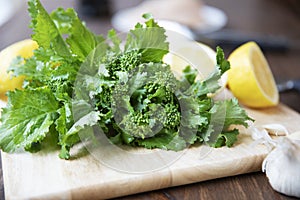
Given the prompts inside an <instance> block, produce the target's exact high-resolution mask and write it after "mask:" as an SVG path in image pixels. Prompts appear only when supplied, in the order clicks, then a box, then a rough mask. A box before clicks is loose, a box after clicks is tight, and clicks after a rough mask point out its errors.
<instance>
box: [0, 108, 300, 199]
mask: <svg viewBox="0 0 300 200" xmlns="http://www.w3.org/2000/svg"><path fill="white" fill-rule="evenodd" d="M247 111H248V114H249V115H250V116H251V117H253V118H254V119H255V120H256V122H255V125H257V126H259V125H261V124H267V123H280V124H282V125H284V126H285V127H286V128H287V129H288V131H289V132H291V133H292V132H294V131H297V130H300V125H299V122H300V115H299V114H298V113H297V112H295V111H293V110H291V109H290V108H288V107H286V106H285V105H282V104H280V105H279V106H277V107H275V108H269V109H262V110H251V109H247ZM146 151H147V150H146ZM160 151H161V150H157V151H156V150H155V152H156V153H157V152H158V153H159V152H160ZM73 153H74V152H73ZM144 153H145V152H144ZM146 153H147V152H146ZM148 153H149V152H148ZM267 153H268V149H267V148H266V147H265V146H264V145H261V144H259V145H254V143H253V140H252V139H251V137H250V136H249V135H247V134H246V131H245V130H242V133H241V134H240V135H239V140H238V142H237V143H236V144H235V145H234V147H232V148H227V147H223V148H218V149H213V148H210V147H207V146H204V145H203V146H196V147H191V148H189V149H187V150H185V151H183V152H181V154H180V156H178V158H177V159H175V160H173V161H172V162H170V160H167V161H168V163H163V162H164V161H165V158H164V157H160V155H158V157H157V158H154V159H153V163H155V162H157V161H162V166H164V167H162V168H161V169H158V168H157V169H156V170H152V171H151V170H148V171H143V170H141V171H139V173H133V172H132V171H130V170H129V171H126V170H123V171H120V170H119V169H112V167H111V166H108V165H107V163H103V162H99V160H97V159H95V158H94V157H93V156H91V155H90V154H89V155H83V156H81V157H80V156H78V157H77V158H76V159H73V160H69V161H66V160H61V159H59V158H58V156H57V152H55V151H54V152H50V153H47V154H46V153H45V152H39V153H36V154H29V153H17V154H7V153H2V165H3V176H4V189H5V197H6V199H7V200H8V199H57V198H60V199H107V198H112V197H118V196H124V195H128V194H134V193H139V192H144V191H150V190H156V189H161V188H166V187H172V186H178V185H183V184H189V183H194V182H199V181H204V180H210V179H216V178H220V177H226V176H233V175H238V174H244V173H248V172H254V171H260V170H261V164H262V161H263V159H264V158H265V156H266V154H267ZM155 159H157V160H155ZM140 161H142V157H141V160H140ZM148 161H149V160H148ZM130 162H131V164H132V165H131V166H132V167H134V166H135V164H136V163H135V161H134V160H133V161H130ZM150 163H151V162H150ZM118 164H119V166H120V169H121V168H122V165H123V164H125V163H122V162H120V163H118ZM144 167H145V166H144Z"/></svg>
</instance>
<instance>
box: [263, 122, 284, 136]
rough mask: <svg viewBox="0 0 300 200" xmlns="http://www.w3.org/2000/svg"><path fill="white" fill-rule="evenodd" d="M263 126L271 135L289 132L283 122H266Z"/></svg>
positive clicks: (282, 134)
mask: <svg viewBox="0 0 300 200" xmlns="http://www.w3.org/2000/svg"><path fill="white" fill-rule="evenodd" d="M261 127H262V128H264V129H266V130H267V131H268V133H269V134H270V135H275V136H286V135H288V134H289V132H288V130H287V129H286V128H285V127H284V126H283V125H281V124H265V125H262V126H261Z"/></svg>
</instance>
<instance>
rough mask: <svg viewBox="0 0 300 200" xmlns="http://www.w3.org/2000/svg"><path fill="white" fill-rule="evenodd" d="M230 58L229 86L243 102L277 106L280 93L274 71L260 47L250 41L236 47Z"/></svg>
mask: <svg viewBox="0 0 300 200" xmlns="http://www.w3.org/2000/svg"><path fill="white" fill-rule="evenodd" d="M228 60H229V61H230V64H231V69H230V70H229V71H228V86H229V89H230V90H231V92H232V93H233V95H234V96H235V97H236V98H237V99H238V100H239V102H241V103H242V104H244V105H246V106H249V107H253V108H264V107H271V106H276V105H277V104H278V102H279V94H278V90H277V87H276V84H275V81H274V77H273V74H272V71H271V69H270V67H269V64H268V62H267V60H266V58H265V56H264V55H263V53H262V51H261V49H260V47H259V46H258V45H257V44H256V43H255V42H248V43H245V44H243V45H242V46H240V47H238V48H237V49H235V50H234V51H233V52H232V53H231V54H230V56H229V58H228Z"/></svg>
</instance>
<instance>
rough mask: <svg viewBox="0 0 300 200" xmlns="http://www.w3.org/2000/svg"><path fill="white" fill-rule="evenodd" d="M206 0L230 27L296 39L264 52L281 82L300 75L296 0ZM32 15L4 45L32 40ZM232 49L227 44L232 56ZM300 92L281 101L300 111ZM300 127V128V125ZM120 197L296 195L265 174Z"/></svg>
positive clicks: (67, 0)
mask: <svg viewBox="0 0 300 200" xmlns="http://www.w3.org/2000/svg"><path fill="white" fill-rule="evenodd" d="M42 2H43V3H44V5H45V6H46V8H47V9H48V10H52V9H54V8H56V7H57V6H63V7H75V8H76V9H77V8H78V3H77V2H76V1H71V0H42ZM139 2H141V0H135V1H132V0H111V3H112V8H111V10H112V12H115V11H116V10H118V9H122V8H125V7H128V6H133V5H136V4H137V3H139ZM205 3H207V4H208V5H211V6H215V7H218V8H221V9H222V10H224V12H225V13H226V14H227V16H228V24H227V25H226V27H225V28H228V29H233V30H237V31H242V32H245V33H249V32H251V33H259V34H262V35H274V36H284V37H286V38H288V39H289V40H290V41H292V44H293V48H292V49H289V50H287V51H284V52H282V51H279V52H278V51H277V52H274V51H265V55H266V57H267V60H268V62H269V64H270V67H271V70H272V71H273V74H274V76H275V79H276V81H277V82H281V81H285V80H288V79H300V56H299V53H300V51H299V49H300V45H297V44H300V43H299V41H300V4H299V1H297V0H240V1H236V0H222V1H220V0H206V1H205ZM81 17H82V19H83V20H84V21H86V23H87V26H88V27H89V28H90V29H92V30H93V31H94V32H96V33H101V34H105V33H106V32H107V30H109V29H110V28H112V26H111V24H110V18H109V17H98V18H91V17H87V16H81ZM28 23H29V17H28V14H27V11H26V5H24V6H23V7H22V9H20V10H19V11H18V14H17V15H16V16H15V17H14V18H13V19H12V20H10V21H9V22H8V23H6V24H5V25H3V26H2V27H0V49H3V48H4V47H5V46H7V45H9V44H11V43H13V42H15V41H18V40H20V39H24V38H29V37H30V34H31V31H30V29H29V28H28ZM232 50H233V49H232V48H225V54H226V55H227V56H228V55H229V53H230V52H231V51H232ZM299 97H300V94H299V93H297V92H295V91H290V92H287V93H282V94H280V98H281V102H282V103H284V104H286V105H288V106H290V107H291V108H293V109H294V110H296V111H298V112H300V103H299V100H300V98H299ZM299 130H300V126H299ZM0 188H1V189H0V199H4V186H3V180H2V171H1V170H0ZM118 199H128V200H129V199H130V200H133V199H161V200H163V199H293V198H291V197H287V196H285V195H281V194H279V193H277V192H275V191H274V190H272V188H271V186H270V185H269V183H268V180H267V178H266V176H265V175H264V174H263V173H261V172H256V173H250V174H244V175H239V176H234V177H228V178H221V179H217V180H210V181H205V182H201V183H195V184H190V185H184V186H178V187H173V188H167V189H161V190H157V191H152V192H146V193H141V194H135V195H131V196H127V197H122V198H118Z"/></svg>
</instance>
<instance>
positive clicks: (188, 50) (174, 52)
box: [164, 41, 227, 88]
mask: <svg viewBox="0 0 300 200" xmlns="http://www.w3.org/2000/svg"><path fill="white" fill-rule="evenodd" d="M176 44H177V47H175V48H172V47H171V49H170V53H169V54H167V56H166V57H165V58H164V62H166V63H168V64H170V66H171V69H172V70H173V71H174V72H175V74H177V75H178V76H180V75H181V74H182V70H183V69H184V68H185V67H186V66H187V65H190V66H191V67H192V68H194V69H197V70H198V78H199V79H200V80H203V79H204V78H206V77H208V76H209V75H210V74H211V73H213V72H214V70H215V69H216V52H215V51H214V50H213V49H211V48H210V47H209V46H207V45H205V44H203V43H200V42H194V41H184V42H181V43H180V44H179V42H178V41H177V42H176ZM226 83H227V75H226V74H224V75H223V76H222V79H221V81H220V85H221V86H222V87H223V88H224V87H225V85H226Z"/></svg>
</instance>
